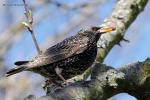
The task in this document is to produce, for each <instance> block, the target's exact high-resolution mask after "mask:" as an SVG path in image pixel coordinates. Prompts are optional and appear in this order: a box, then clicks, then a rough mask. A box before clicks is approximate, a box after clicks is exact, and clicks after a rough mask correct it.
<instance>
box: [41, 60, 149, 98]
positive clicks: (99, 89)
mask: <svg viewBox="0 0 150 100" xmlns="http://www.w3.org/2000/svg"><path fill="white" fill-rule="evenodd" d="M95 66H96V67H94V69H93V71H92V74H91V80H90V81H79V82H75V83H73V84H71V85H69V86H67V87H65V88H63V89H61V90H57V91H55V92H53V93H50V94H48V95H47V96H43V97H41V98H39V100H106V99H108V98H110V97H112V96H114V95H116V94H118V93H122V92H126V93H129V94H130V95H132V96H134V97H136V98H137V99H138V100H149V99H150V89H149V88H150V68H149V67H150V59H149V58H148V59H146V60H145V61H143V62H135V63H132V64H129V65H125V66H122V67H121V68H120V69H114V68H112V67H110V66H106V65H104V64H101V63H96V64H95Z"/></svg>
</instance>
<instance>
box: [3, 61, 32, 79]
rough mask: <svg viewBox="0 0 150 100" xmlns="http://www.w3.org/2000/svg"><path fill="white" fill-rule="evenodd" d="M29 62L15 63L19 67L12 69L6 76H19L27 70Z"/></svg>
mask: <svg viewBox="0 0 150 100" xmlns="http://www.w3.org/2000/svg"><path fill="white" fill-rule="evenodd" d="M28 62H29V61H17V62H15V63H14V64H15V65H17V67H15V68H13V69H11V70H10V71H8V72H7V73H6V75H5V76H6V77H8V76H11V75H13V74H17V73H19V72H22V71H24V70H25V69H26V67H25V66H26V64H27V63H28Z"/></svg>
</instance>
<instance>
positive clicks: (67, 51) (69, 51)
mask: <svg viewBox="0 0 150 100" xmlns="http://www.w3.org/2000/svg"><path fill="white" fill-rule="evenodd" d="M88 40H89V39H88V37H86V36H85V37H82V38H79V37H78V38H77V37H76V36H72V37H70V38H67V39H65V40H63V41H62V42H60V43H58V44H56V45H54V46H52V47H50V48H48V49H47V50H46V51H45V52H44V53H43V54H42V55H40V56H38V57H37V58H35V59H34V60H33V62H32V64H35V65H32V67H36V66H44V65H48V64H51V63H55V62H57V61H60V60H63V59H66V58H69V57H72V56H74V55H76V54H80V53H82V52H84V51H85V50H86V48H87V44H88ZM34 62H35V63H34Z"/></svg>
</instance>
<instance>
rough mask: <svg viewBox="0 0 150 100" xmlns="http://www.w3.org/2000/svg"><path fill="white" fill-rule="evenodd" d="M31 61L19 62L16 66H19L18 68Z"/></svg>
mask: <svg viewBox="0 0 150 100" xmlns="http://www.w3.org/2000/svg"><path fill="white" fill-rule="evenodd" d="M28 62H29V61H17V62H15V63H14V64H15V65H17V66H20V65H25V64H27V63H28Z"/></svg>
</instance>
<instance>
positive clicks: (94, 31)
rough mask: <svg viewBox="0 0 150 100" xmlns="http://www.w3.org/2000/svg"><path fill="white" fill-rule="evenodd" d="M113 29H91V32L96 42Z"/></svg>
mask: <svg viewBox="0 0 150 100" xmlns="http://www.w3.org/2000/svg"><path fill="white" fill-rule="evenodd" d="M115 29H116V28H114V27H92V28H91V31H92V32H93V33H94V34H95V35H94V38H95V40H96V41H98V40H99V38H100V36H101V35H102V34H105V33H109V32H112V31H114V30H115Z"/></svg>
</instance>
